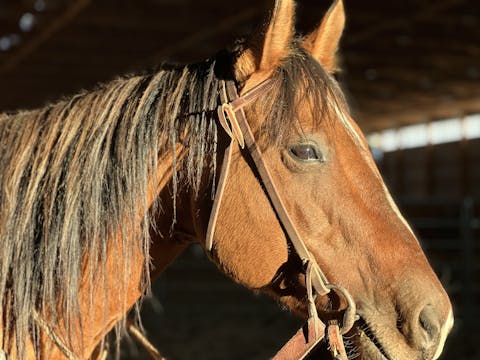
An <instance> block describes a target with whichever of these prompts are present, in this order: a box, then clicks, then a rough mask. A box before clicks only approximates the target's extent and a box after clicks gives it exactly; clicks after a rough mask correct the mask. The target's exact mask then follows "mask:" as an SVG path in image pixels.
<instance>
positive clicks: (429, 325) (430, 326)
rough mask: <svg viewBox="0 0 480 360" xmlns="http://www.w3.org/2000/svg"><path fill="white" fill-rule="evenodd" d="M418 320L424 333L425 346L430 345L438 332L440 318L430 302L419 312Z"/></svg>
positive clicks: (434, 340)
mask: <svg viewBox="0 0 480 360" xmlns="http://www.w3.org/2000/svg"><path fill="white" fill-rule="evenodd" d="M418 321H419V325H420V329H421V330H423V332H424V333H425V347H430V346H431V345H433V343H434V342H436V340H437V338H438V335H439V333H440V318H439V317H438V315H437V313H436V311H435V308H434V307H433V306H432V305H430V304H428V305H426V306H425V307H424V308H423V310H422V311H421V312H420V314H419V317H418Z"/></svg>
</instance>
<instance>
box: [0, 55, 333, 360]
mask: <svg viewBox="0 0 480 360" xmlns="http://www.w3.org/2000/svg"><path fill="white" fill-rule="evenodd" d="M292 52H293V53H292V55H291V56H290V57H289V58H287V59H285V61H284V62H283V65H282V67H281V68H279V69H278V70H277V71H276V73H275V74H274V77H275V78H276V80H278V84H277V85H278V86H275V87H274V89H272V92H273V96H269V97H266V96H265V97H263V98H262V99H260V100H259V103H258V104H257V105H256V106H261V107H263V113H266V114H269V116H268V118H267V119H266V122H265V123H266V124H267V126H266V127H263V128H262V130H263V132H264V133H265V134H267V136H266V137H267V138H268V139H272V140H273V141H277V140H279V139H281V138H282V132H285V131H288V130H289V129H291V121H293V120H294V119H295V113H296V109H295V104H296V103H297V102H298V97H299V96H298V91H300V89H303V90H302V91H303V95H306V96H308V97H309V98H310V99H312V102H311V103H312V104H313V106H314V107H316V108H317V109H326V108H328V106H324V105H325V101H323V99H325V98H326V97H328V96H331V95H332V94H333V95H335V96H334V98H339V95H338V94H339V92H338V91H337V88H336V86H335V85H334V83H333V82H332V80H331V78H330V77H329V75H327V74H326V73H325V72H324V71H323V70H322V69H321V67H320V65H319V64H318V63H317V62H316V61H315V60H314V59H312V58H311V57H310V56H309V55H307V54H306V52H304V51H303V50H301V49H297V50H295V51H292ZM219 84H220V80H219V77H218V75H217V74H216V61H215V60H212V61H206V62H203V63H200V64H197V65H188V66H185V67H173V68H167V67H165V68H163V69H161V70H160V71H158V72H156V73H154V74H149V75H142V76H132V77H128V78H120V79H118V80H115V81H112V82H111V83H108V84H106V85H104V86H102V87H100V88H98V89H96V90H94V91H92V92H85V93H82V94H79V95H76V96H74V97H73V98H71V99H69V100H64V101H60V102H58V103H56V104H53V105H49V106H46V107H44V108H43V109H39V110H34V111H25V112H18V113H16V114H10V115H7V114H3V115H0V169H1V171H0V242H1V245H0V259H1V262H0V304H1V306H2V309H3V336H4V343H3V344H2V345H1V346H2V347H3V348H5V349H9V348H11V347H12V341H13V340H12V339H16V348H17V351H18V353H19V358H23V357H24V355H25V354H24V351H23V349H24V348H25V340H26V339H27V338H28V337H29V336H30V337H33V338H34V341H35V334H36V333H38V328H37V325H36V323H35V321H34V320H33V314H34V312H35V311H36V312H38V313H40V314H45V313H47V312H48V314H49V319H59V318H62V319H63V320H65V319H66V321H67V325H65V328H66V329H69V325H68V322H69V321H70V319H73V318H74V317H75V316H78V311H79V304H78V302H77V297H78V290H79V285H80V280H81V275H82V271H84V269H83V268H82V266H83V262H82V261H83V260H84V258H85V256H86V255H88V258H89V259H95V261H90V262H89V264H90V265H89V266H91V267H92V268H91V269H90V270H93V271H90V273H91V274H93V273H95V269H102V268H104V267H105V261H106V251H107V250H106V249H107V246H118V247H119V248H120V249H122V250H121V251H122V253H123V255H124V259H127V266H124V267H122V268H121V269H119V272H118V274H119V275H118V276H119V279H120V280H121V279H122V276H123V279H125V278H126V277H127V276H128V272H129V270H128V259H129V254H131V253H133V251H132V249H134V248H136V249H138V248H141V249H142V251H143V253H144V255H145V259H146V260H145V264H144V284H143V286H144V289H145V291H146V290H147V289H148V288H149V243H150V239H149V235H148V232H149V229H150V227H151V226H152V220H151V219H150V215H149V214H151V213H152V211H149V210H151V209H148V206H147V190H148V189H147V187H148V184H149V183H151V182H152V179H154V178H155V176H157V165H158V162H159V159H160V158H161V157H162V155H163V154H166V153H167V152H171V153H172V154H173V158H174V160H173V164H172V166H173V168H174V172H173V181H172V183H173V186H174V191H177V188H178V187H179V184H181V183H184V184H186V185H187V186H189V187H190V188H191V189H193V191H195V192H197V191H199V190H200V188H199V186H200V180H201V178H202V176H203V175H205V173H206V172H208V174H209V175H210V178H213V174H214V172H215V166H216V157H215V154H216V144H217V124H216V121H215V109H216V107H217V105H218V90H219ZM296 91H297V92H296ZM272 99H273V100H272ZM265 108H268V111H267V112H265ZM320 113H322V111H319V114H320ZM321 117H323V116H319V118H321ZM179 142H181V143H182V145H184V146H185V148H186V149H188V152H187V154H186V156H185V159H184V160H183V161H182V162H181V163H178V164H176V161H175V147H176V144H178V143H179ZM177 184H178V185H177ZM174 197H175V195H174ZM138 224H142V226H141V227H140V228H141V230H140V232H141V233H140V234H138V236H132V234H137V233H138V232H139V226H138ZM119 233H120V234H123V236H118V234H119ZM115 234H116V235H117V236H113V235H115ZM126 234H128V236H127V235H126ZM108 239H118V241H119V242H120V243H114V242H113V241H112V242H111V243H108ZM115 241H116V240H115ZM122 266H123V265H122ZM92 296H93V295H92ZM59 299H60V307H58V301H59Z"/></svg>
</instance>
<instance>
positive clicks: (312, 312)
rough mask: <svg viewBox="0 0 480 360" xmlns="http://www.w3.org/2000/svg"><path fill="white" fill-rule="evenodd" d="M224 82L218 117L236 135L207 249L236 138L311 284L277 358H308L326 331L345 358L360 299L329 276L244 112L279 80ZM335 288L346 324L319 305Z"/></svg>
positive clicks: (210, 242) (222, 177)
mask: <svg viewBox="0 0 480 360" xmlns="http://www.w3.org/2000/svg"><path fill="white" fill-rule="evenodd" d="M220 82H221V84H220V88H221V89H220V101H221V104H220V106H219V107H218V110H217V113H218V120H219V123H220V125H221V126H222V127H223V129H224V130H225V131H226V133H227V134H228V135H229V136H230V138H231V141H230V143H229V145H228V146H227V147H226V148H225V151H224V156H223V163H222V167H221V170H220V176H219V179H218V185H217V191H216V193H215V198H214V201H213V207H212V212H211V215H210V220H209V223H208V228H207V235H206V242H205V245H206V248H207V250H208V251H212V248H213V238H214V234H215V227H216V223H217V219H218V214H219V210H220V207H221V203H222V197H223V194H224V191H225V185H226V180H227V178H228V172H229V168H230V163H231V159H232V151H233V147H234V146H235V142H237V143H238V145H239V146H240V147H241V148H242V149H245V150H246V151H247V152H248V153H249V154H250V157H251V159H252V160H253V166H254V168H255V170H256V171H257V173H258V177H259V179H258V180H259V181H260V182H261V184H262V185H263V189H264V192H265V194H266V196H267V197H268V198H269V200H270V203H271V205H272V207H273V210H274V211H275V213H276V215H277V217H278V219H279V222H280V223H281V225H282V228H283V229H284V231H285V233H286V235H287V237H288V239H289V240H290V242H291V244H292V245H293V247H294V249H295V251H296V253H297V254H298V256H299V258H300V259H301V261H302V264H303V265H304V271H305V287H306V290H307V302H308V312H309V319H308V322H307V324H306V327H307V328H306V329H300V330H299V331H298V332H297V334H296V335H294V337H293V338H292V339H291V340H290V341H289V342H288V343H287V344H286V345H285V346H284V348H282V349H281V350H280V351H279V352H278V353H277V355H276V356H275V359H278V360H280V359H293V358H295V359H297V358H298V359H303V358H304V357H305V356H306V355H307V354H308V353H309V352H310V351H311V350H312V349H313V348H314V347H315V346H316V344H318V343H319V342H320V340H322V339H323V338H324V336H325V333H326V337H327V340H328V342H329V347H330V351H331V353H332V355H333V356H334V358H335V359H345V360H346V359H347V355H346V351H345V348H344V345H343V340H342V334H345V333H346V332H348V331H349V330H350V329H351V328H352V326H353V324H354V322H355V320H356V306H355V302H354V301H353V298H352V296H351V295H350V294H349V292H348V291H347V290H346V289H345V288H343V287H342V286H340V285H335V284H332V283H330V282H329V281H328V280H327V277H326V276H325V274H324V273H323V271H322V270H321V268H320V266H319V265H318V263H317V262H316V260H315V258H314V257H313V256H312V254H311V252H310V251H309V250H308V248H307V246H306V244H305V242H304V241H303V240H302V238H301V237H300V235H299V232H298V230H297V228H296V227H295V225H294V223H293V220H292V218H291V217H290V215H289V213H288V211H287V208H286V206H285V203H284V202H283V200H282V197H281V195H280V192H279V191H278V188H277V187H276V185H275V182H274V179H273V177H272V175H271V173H270V171H269V169H268V166H267V163H266V161H265V159H264V157H263V156H262V153H261V151H260V148H259V146H258V144H257V142H256V141H255V137H254V135H253V132H252V130H251V128H250V126H249V124H248V121H247V118H246V116H245V111H244V108H245V107H246V106H247V105H249V104H250V103H252V102H253V101H254V100H256V99H257V98H258V97H259V96H260V95H262V94H264V93H267V92H268V91H269V90H270V89H271V88H272V87H273V85H274V80H273V79H271V78H269V79H267V80H264V81H262V82H261V83H259V84H257V85H256V86H254V87H253V88H251V89H250V90H248V91H247V92H245V93H244V94H242V95H241V96H239V95H238V92H237V87H236V84H235V81H234V80H220ZM332 290H334V291H336V292H337V293H340V294H341V295H342V296H343V298H344V299H345V301H346V303H347V308H346V309H345V310H344V312H343V319H342V321H341V324H339V322H338V320H332V321H329V322H328V323H327V325H326V326H325V325H324V324H323V323H322V322H321V321H320V318H319V316H318V313H317V309H316V306H315V297H316V296H326V295H327V294H329V293H330V292H331V291H332ZM305 330H307V331H305ZM312 335H313V336H312Z"/></svg>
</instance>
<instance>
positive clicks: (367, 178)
mask: <svg viewBox="0 0 480 360" xmlns="http://www.w3.org/2000/svg"><path fill="white" fill-rule="evenodd" d="M344 23H345V15H344V8H343V4H342V1H341V0H337V1H335V2H334V3H333V5H332V6H331V8H330V9H329V10H328V12H327V13H326V15H325V17H324V18H323V20H322V21H321V23H320V25H319V26H318V28H316V29H315V30H314V31H313V32H312V33H310V34H309V35H307V36H305V37H296V36H295V31H294V2H293V1H292V0H278V1H276V4H275V8H274V10H273V12H272V16H271V19H270V21H269V22H268V24H267V26H266V27H265V29H264V30H263V31H262V32H261V33H260V34H259V35H257V36H256V37H254V40H252V41H251V42H250V43H248V44H247V45H246V46H244V47H243V48H242V49H241V50H239V51H238V52H237V53H236V54H235V56H234V60H233V61H232V64H231V67H232V73H233V74H234V77H235V81H236V83H237V84H238V88H239V89H240V94H241V95H242V94H246V93H248V91H249V90H251V89H254V88H255V87H256V86H258V84H261V83H262V82H264V81H266V80H267V79H269V81H271V82H272V85H271V86H269V87H268V88H266V89H265V91H263V93H262V94H260V95H259V96H258V98H257V99H255V100H254V101H252V103H251V104H250V105H248V106H246V107H245V113H246V119H247V120H248V123H249V125H250V127H251V128H252V132H253V134H254V136H255V139H256V142H257V143H258V146H259V148H260V150H261V153H262V157H263V159H264V161H265V163H266V164H267V166H268V168H269V171H270V173H271V174H272V177H273V180H274V182H275V186H276V190H277V191H278V193H279V194H280V196H281V198H282V200H283V203H284V206H285V208H286V210H287V212H288V214H289V216H290V218H291V220H292V223H293V224H294V225H295V227H296V228H297V230H298V232H299V235H300V237H301V238H302V239H303V242H304V243H305V246H306V248H307V249H308V252H309V253H310V255H311V256H312V257H313V258H314V259H315V261H316V263H318V265H319V266H320V268H321V269H322V270H323V272H324V273H325V275H326V277H327V278H328V279H329V281H330V282H331V283H335V284H338V285H341V286H342V287H343V288H345V289H348V292H349V293H350V294H351V296H352V298H353V299H354V301H355V303H356V306H357V321H356V323H355V326H354V327H353V328H352V329H351V330H350V332H349V334H350V335H354V336H353V339H354V342H355V344H356V351H357V352H359V353H360V354H361V358H365V359H374V358H375V359H377V358H378V359H436V358H438V357H439V355H440V353H441V352H442V349H443V345H444V342H445V339H446V336H447V334H448V332H449V331H450V329H451V327H452V325H453V316H452V308H451V305H450V301H449V298H448V296H447V294H446V292H445V290H444V289H443V287H442V285H441V284H440V282H439V280H438V278H437V276H436V275H435V273H434V272H433V270H432V268H431V267H430V265H429V263H428V261H427V259H426V257H425V255H424V253H423V251H422V249H421V246H420V244H419V242H418V240H417V238H416V237H415V235H414V233H413V232H412V230H411V228H410V226H409V225H408V224H407V222H406V221H405V219H404V218H403V216H402V215H401V213H400V211H399V210H398V208H397V206H396V205H395V203H394V202H393V200H392V198H391V196H390V194H389V192H388V190H387V188H386V186H385V184H384V182H383V181H382V178H381V176H380V174H379V172H378V170H377V168H376V166H375V163H374V160H373V158H372V156H371V154H370V152H369V148H368V144H367V142H366V140H365V138H364V136H363V135H362V132H361V130H360V129H359V128H358V126H357V125H356V124H355V122H354V120H353V119H352V117H351V116H350V113H349V110H348V107H347V105H346V103H345V100H344V97H343V95H342V92H341V90H340V88H339V86H338V84H337V83H336V81H335V79H334V77H333V74H334V72H335V71H336V52H337V48H338V44H339V40H340V37H341V34H342V32H343V28H344ZM226 139H227V136H226V135H225V136H224V135H221V136H220V140H219V143H220V144H221V146H226V144H227V143H228V139H227V140H226ZM225 182H226V183H225V189H224V193H223V199H222V202H221V206H220V207H219V211H218V214H217V219H216V230H215V233H214V236H213V248H212V253H211V254H212V259H213V261H214V262H215V263H216V264H217V265H218V266H219V267H220V269H222V270H223V271H224V272H225V273H227V274H229V275H230V276H231V277H232V278H234V279H235V280H236V281H238V282H239V283H241V284H243V285H245V286H246V287H248V288H251V289H254V290H257V291H260V292H265V293H268V294H270V295H272V296H273V297H274V298H276V299H278V300H279V301H280V302H282V303H284V304H285V305H286V306H287V307H288V308H290V309H291V310H292V311H293V312H295V313H297V314H299V315H300V316H304V317H306V316H307V312H308V309H307V301H306V288H305V280H304V271H303V270H304V269H302V264H301V262H300V261H299V259H298V256H297V254H296V252H295V251H294V250H293V248H292V244H291V242H290V239H289V236H288V235H286V232H285V231H284V228H283V226H282V224H281V223H280V221H279V219H278V214H276V212H275V211H274V209H273V208H272V203H271V200H270V199H269V198H268V196H267V195H266V192H265V189H264V184H262V180H261V179H259V174H258V173H257V169H256V168H255V166H254V165H253V163H252V159H251V157H250V154H249V151H248V144H247V149H246V150H245V149H244V150H242V149H240V147H238V146H236V147H235V148H234V150H233V155H232V160H231V165H230V171H229V175H228V177H227V179H226V180H225ZM207 192H208V191H207ZM204 200H205V199H204ZM209 206H210V207H211V202H209V201H203V202H201V203H200V204H199V205H198V207H202V208H204V207H209ZM200 213H202V212H200ZM203 213H205V214H208V213H209V211H204V212H203ZM206 220H207V219H206V218H205V217H202V216H200V217H198V221H199V222H201V224H199V225H198V226H197V229H198V234H199V235H198V236H199V237H200V238H201V239H205V235H204V234H205V233H206V230H207V229H206V225H205V224H206V222H207V221H206ZM345 306H346V303H345V299H344V297H343V296H342V294H339V293H338V292H336V291H332V292H331V293H330V294H329V295H327V296H317V298H316V308H317V311H318V312H319V314H320V317H321V318H323V319H328V318H331V317H336V316H340V317H341V316H342V313H343V311H344V310H345Z"/></svg>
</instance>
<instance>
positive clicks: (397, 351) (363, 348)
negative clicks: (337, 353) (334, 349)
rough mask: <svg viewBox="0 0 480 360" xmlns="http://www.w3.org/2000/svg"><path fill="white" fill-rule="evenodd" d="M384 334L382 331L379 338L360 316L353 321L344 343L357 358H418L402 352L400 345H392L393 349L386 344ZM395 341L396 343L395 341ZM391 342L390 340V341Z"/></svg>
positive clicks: (376, 359) (365, 359) (362, 359)
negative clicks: (353, 324)
mask: <svg viewBox="0 0 480 360" xmlns="http://www.w3.org/2000/svg"><path fill="white" fill-rule="evenodd" d="M385 336H386V334H385V332H384V331H382V339H380V337H379V336H378V335H377V333H376V332H375V330H373V329H372V327H371V326H370V324H367V322H366V321H365V320H364V319H363V318H360V320H358V321H357V322H356V323H355V326H354V327H353V329H352V330H350V331H349V332H348V334H347V335H346V339H347V340H346V343H347V344H348V345H349V346H347V348H348V350H349V351H350V352H351V357H352V358H355V359H359V360H397V359H398V360H400V359H402V360H403V359H405V360H407V359H408V360H414V359H418V357H417V356H412V355H413V354H411V353H409V354H406V353H403V351H401V348H402V347H401V346H394V349H393V348H392V346H389V345H388V344H387V342H388V341H385ZM387 336H388V335H387ZM397 340H398V339H397ZM395 343H396V344H397V345H398V342H397V341H396V342H395ZM391 344H392V342H390V345H391ZM403 350H406V349H403ZM407 352H409V351H407Z"/></svg>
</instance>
